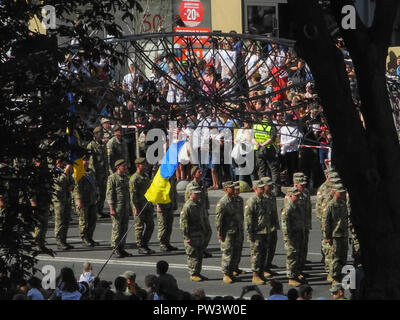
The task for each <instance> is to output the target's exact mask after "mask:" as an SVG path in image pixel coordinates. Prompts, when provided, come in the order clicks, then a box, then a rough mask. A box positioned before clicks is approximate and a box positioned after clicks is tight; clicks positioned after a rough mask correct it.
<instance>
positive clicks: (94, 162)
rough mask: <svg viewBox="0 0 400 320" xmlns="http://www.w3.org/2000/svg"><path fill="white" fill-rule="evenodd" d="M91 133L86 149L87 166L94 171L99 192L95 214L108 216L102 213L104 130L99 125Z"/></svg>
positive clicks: (104, 163)
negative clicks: (87, 151)
mask: <svg viewBox="0 0 400 320" xmlns="http://www.w3.org/2000/svg"><path fill="white" fill-rule="evenodd" d="M93 134H94V139H93V140H92V141H90V142H89V144H88V146H87V149H88V150H89V152H90V161H89V168H90V169H91V170H92V171H93V173H94V177H95V179H96V184H97V187H98V192H99V197H98V199H97V200H96V202H97V204H96V206H97V214H98V215H99V217H100V218H108V216H107V215H106V214H104V213H103V207H104V201H105V199H106V188H107V177H108V163H107V147H106V144H105V143H104V142H103V136H104V132H103V129H102V128H101V127H97V128H95V129H94V130H93Z"/></svg>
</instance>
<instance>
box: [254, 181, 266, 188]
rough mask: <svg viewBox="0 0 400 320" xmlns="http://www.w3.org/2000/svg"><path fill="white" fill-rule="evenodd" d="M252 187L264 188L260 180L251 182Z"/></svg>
mask: <svg viewBox="0 0 400 320" xmlns="http://www.w3.org/2000/svg"><path fill="white" fill-rule="evenodd" d="M253 187H256V188H264V187H265V183H264V182H262V181H261V180H254V181H253Z"/></svg>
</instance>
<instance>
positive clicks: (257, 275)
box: [244, 180, 272, 284]
mask: <svg viewBox="0 0 400 320" xmlns="http://www.w3.org/2000/svg"><path fill="white" fill-rule="evenodd" d="M264 186H265V184H264V183H263V182H261V181H260V180H255V181H253V190H254V192H255V194H254V195H253V196H252V197H251V198H250V199H248V200H247V202H246V206H245V207H244V208H245V211H244V215H245V226H246V230H247V234H248V236H249V242H250V251H251V269H252V271H253V279H252V282H253V283H255V284H265V281H266V279H265V276H267V277H268V276H270V273H268V272H265V273H264V267H265V260H266V256H267V250H268V234H269V230H270V228H271V222H270V221H271V211H272V208H270V207H269V203H268V202H267V201H266V200H265V198H264Z"/></svg>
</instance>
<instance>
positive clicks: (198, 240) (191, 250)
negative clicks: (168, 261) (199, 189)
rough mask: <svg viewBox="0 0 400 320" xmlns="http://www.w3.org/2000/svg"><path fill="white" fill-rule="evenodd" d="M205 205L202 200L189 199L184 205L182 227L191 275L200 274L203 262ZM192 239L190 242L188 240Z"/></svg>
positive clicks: (181, 217)
mask: <svg viewBox="0 0 400 320" xmlns="http://www.w3.org/2000/svg"><path fill="white" fill-rule="evenodd" d="M203 210H204V209H203V206H202V204H201V203H200V202H193V201H192V200H191V199H189V200H187V201H186V203H185V204H184V205H183V208H182V211H181V215H180V229H181V232H182V234H183V239H184V240H185V250H186V254H187V263H188V268H189V273H190V275H192V276H193V275H199V274H200V272H201V266H202V262H203V251H204V249H205V248H204V243H205V241H204V235H205V232H206V226H205V225H204V219H203V218H202V217H203V214H204V213H203ZM188 239H190V242H189V243H188V242H186V240H188Z"/></svg>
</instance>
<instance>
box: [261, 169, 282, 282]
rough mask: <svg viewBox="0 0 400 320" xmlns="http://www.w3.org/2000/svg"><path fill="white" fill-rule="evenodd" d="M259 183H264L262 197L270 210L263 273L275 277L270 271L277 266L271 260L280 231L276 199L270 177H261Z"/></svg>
mask: <svg viewBox="0 0 400 320" xmlns="http://www.w3.org/2000/svg"><path fill="white" fill-rule="evenodd" d="M261 181H262V182H263V183H265V186H264V197H265V200H266V201H267V202H268V204H269V207H270V208H271V224H270V227H271V228H270V230H269V233H268V236H269V238H268V248H267V258H266V259H265V267H264V272H265V273H266V274H268V273H269V274H270V275H275V274H276V272H274V271H272V270H271V269H272V268H277V267H278V266H276V265H273V264H272V260H273V259H274V256H275V251H276V245H277V243H278V230H280V228H281V227H280V226H279V216H278V209H277V205H276V197H275V196H274V195H273V194H272V186H273V183H272V180H271V178H270V177H263V178H261Z"/></svg>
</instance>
